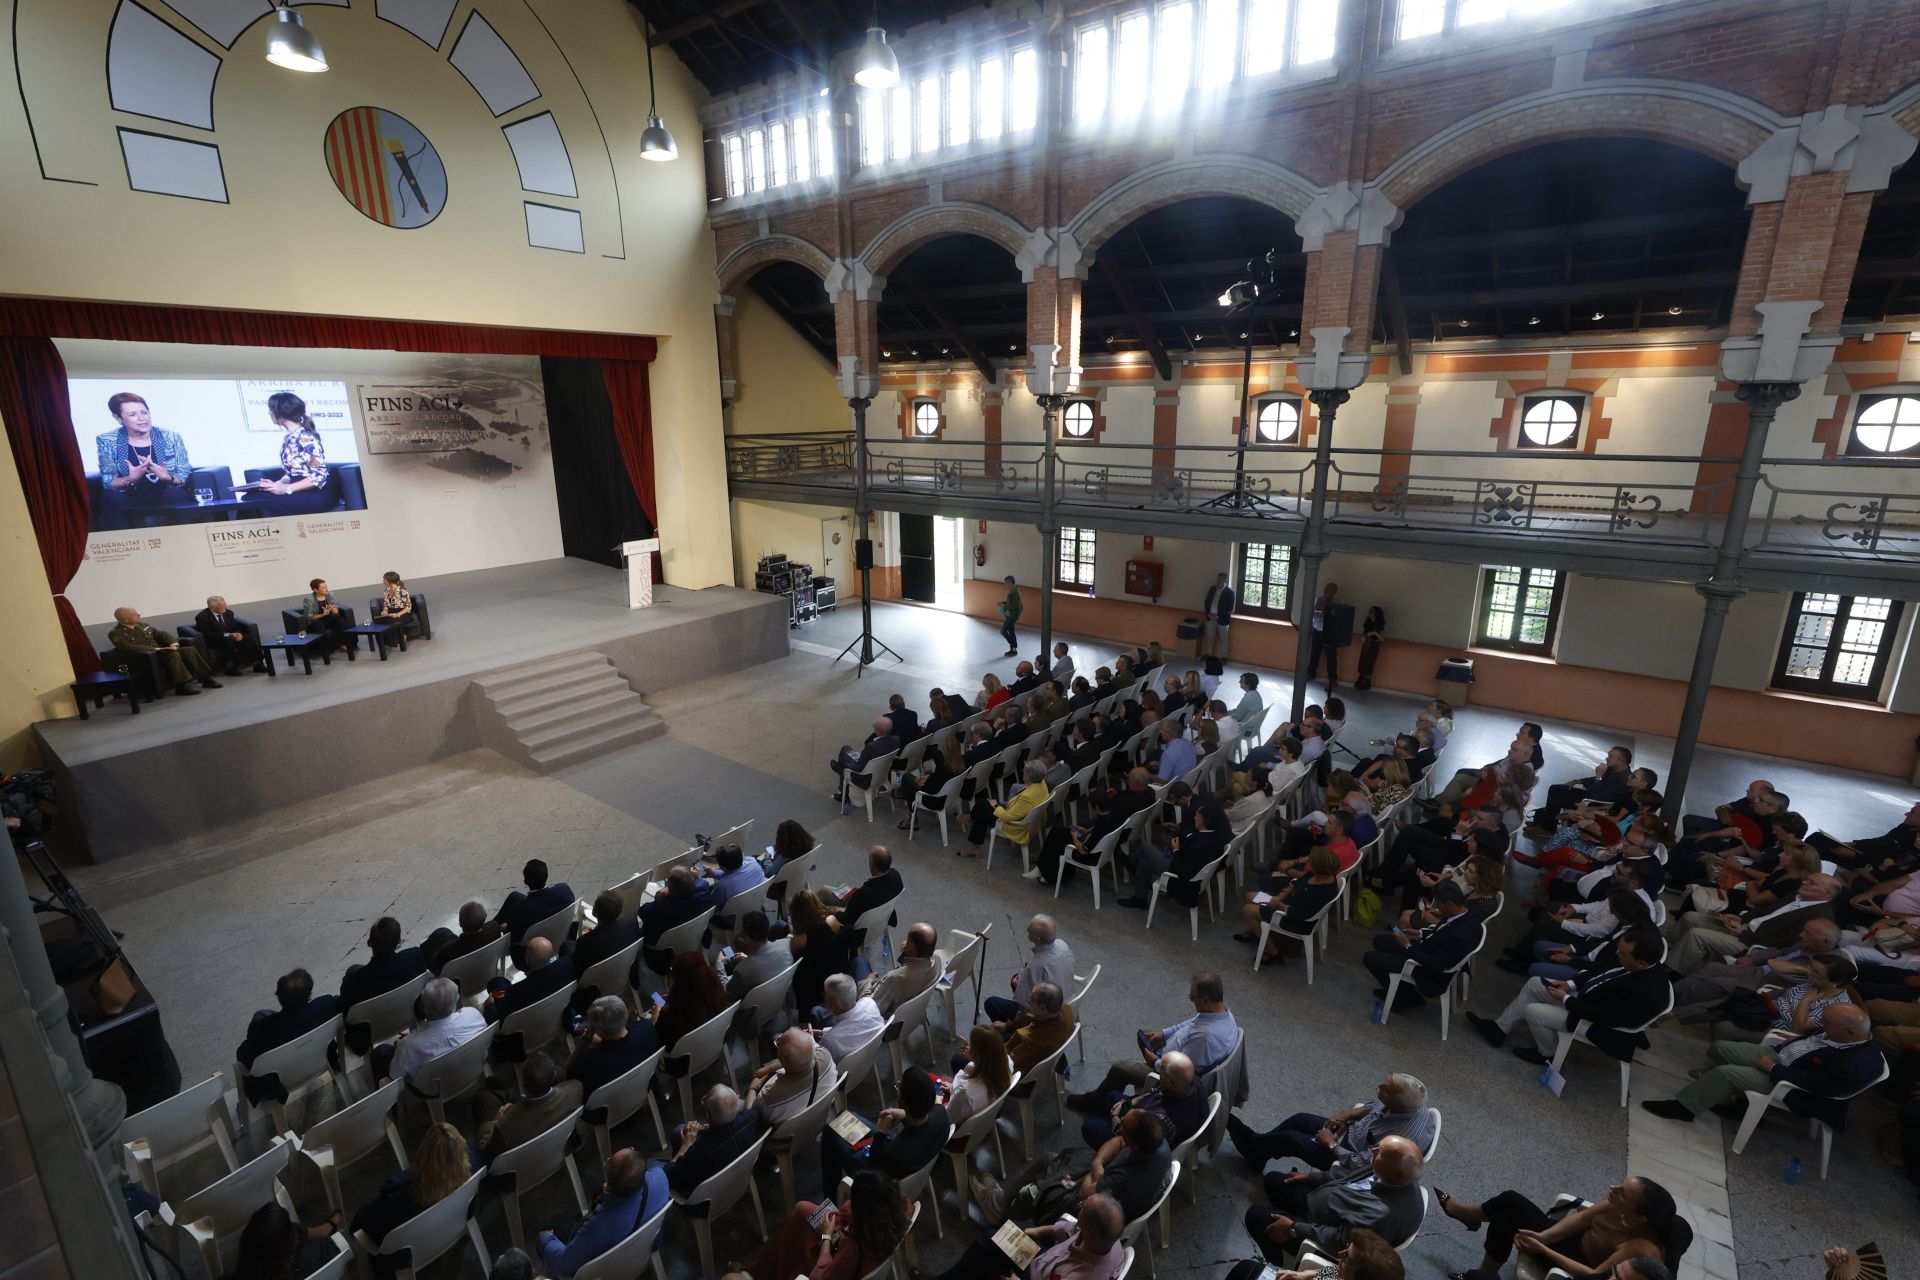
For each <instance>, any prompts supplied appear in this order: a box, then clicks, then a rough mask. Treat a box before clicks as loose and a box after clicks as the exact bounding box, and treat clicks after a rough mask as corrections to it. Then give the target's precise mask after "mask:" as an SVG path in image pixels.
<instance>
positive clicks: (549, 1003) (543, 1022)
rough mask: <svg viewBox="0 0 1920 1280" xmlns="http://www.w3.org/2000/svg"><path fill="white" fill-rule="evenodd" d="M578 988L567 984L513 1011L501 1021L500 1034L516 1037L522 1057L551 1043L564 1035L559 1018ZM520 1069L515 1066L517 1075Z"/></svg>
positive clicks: (575, 984)
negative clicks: (518, 1040) (518, 1038)
mask: <svg viewBox="0 0 1920 1280" xmlns="http://www.w3.org/2000/svg"><path fill="white" fill-rule="evenodd" d="M579 989H580V984H579V983H577V982H569V983H568V984H567V985H566V986H564V987H561V988H560V989H559V990H558V991H555V992H553V993H552V994H550V995H544V996H541V997H540V998H539V999H538V1000H535V1001H534V1002H533V1003H532V1004H530V1005H528V1006H527V1007H526V1008H524V1009H517V1010H515V1011H514V1012H512V1013H510V1014H508V1015H507V1016H506V1017H504V1018H502V1019H500V1034H501V1035H503V1036H519V1037H520V1044H521V1048H522V1051H523V1054H530V1053H532V1052H533V1051H534V1050H536V1049H539V1048H541V1047H543V1046H545V1045H549V1044H552V1043H553V1042H554V1041H555V1040H558V1039H559V1038H560V1037H561V1036H562V1035H563V1034H565V1032H564V1029H563V1028H562V1026H561V1024H560V1018H561V1015H562V1014H563V1013H564V1012H565V1010H566V1008H567V1006H568V1004H570V1003H571V1002H572V1000H573V993H574V992H575V991H577V990H579ZM523 1061H524V1057H523ZM519 1068H520V1064H519V1063H515V1064H514V1071H515V1073H516V1074H518V1072H519Z"/></svg>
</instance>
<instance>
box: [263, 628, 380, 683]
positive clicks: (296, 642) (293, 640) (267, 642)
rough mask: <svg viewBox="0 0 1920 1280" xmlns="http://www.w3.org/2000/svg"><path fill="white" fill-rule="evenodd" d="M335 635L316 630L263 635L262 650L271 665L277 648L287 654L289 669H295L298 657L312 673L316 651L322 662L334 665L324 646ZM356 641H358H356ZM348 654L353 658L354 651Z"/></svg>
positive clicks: (309, 673)
mask: <svg viewBox="0 0 1920 1280" xmlns="http://www.w3.org/2000/svg"><path fill="white" fill-rule="evenodd" d="M333 636H334V633H333V632H331V631H315V632H311V633H309V634H307V635H304V636H299V635H293V636H274V637H271V638H268V637H265V636H262V637H261V639H260V651H261V652H262V653H263V654H265V655H266V659H267V664H268V665H269V666H271V665H272V664H273V651H274V650H275V649H278V650H280V651H281V652H282V653H284V654H286V655H287V670H289V671H291V670H293V660H294V658H296V657H298V658H299V659H300V665H301V666H303V667H305V668H306V669H307V674H308V675H312V674H313V655H314V654H315V653H316V652H318V653H319V655H320V662H321V664H322V665H323V666H332V665H333V658H332V657H331V656H329V654H328V652H327V650H326V649H325V648H324V647H323V646H324V645H326V644H327V642H328V641H330V640H332V639H333ZM355 643H358V642H357V641H356V642H355ZM347 655H348V657H349V659H351V657H352V655H353V651H352V650H351V649H349V650H348V651H347Z"/></svg>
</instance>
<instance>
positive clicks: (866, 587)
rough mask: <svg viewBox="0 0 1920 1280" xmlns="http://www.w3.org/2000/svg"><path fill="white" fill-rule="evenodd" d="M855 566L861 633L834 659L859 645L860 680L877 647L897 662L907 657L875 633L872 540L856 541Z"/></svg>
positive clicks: (856, 671) (855, 675)
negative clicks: (891, 647) (857, 573)
mask: <svg viewBox="0 0 1920 1280" xmlns="http://www.w3.org/2000/svg"><path fill="white" fill-rule="evenodd" d="M854 566H855V567H856V568H858V569H859V570H860V634H859V635H857V636H855V637H854V638H853V639H852V640H850V641H848V642H847V647H846V648H844V649H842V650H841V651H840V657H838V658H835V659H834V661H835V662H838V661H840V659H841V658H844V657H846V656H847V655H848V654H850V653H852V652H853V650H854V648H855V646H858V647H859V649H860V663H859V665H858V666H856V667H855V668H854V669H853V678H854V679H855V680H858V679H859V678H860V677H861V676H863V675H865V674H866V671H867V668H868V667H869V666H871V665H872V664H873V663H874V661H875V660H876V659H875V658H874V654H873V651H874V650H875V649H879V650H880V651H881V652H882V653H886V654H891V655H892V657H893V660H894V661H895V662H905V661H906V659H905V658H903V657H901V656H900V655H899V654H897V653H894V651H893V650H892V649H889V648H888V647H887V646H886V644H885V643H883V642H882V641H880V640H879V639H876V638H875V636H874V634H873V543H872V542H871V541H870V540H868V539H866V538H862V539H860V540H859V541H858V542H856V543H854Z"/></svg>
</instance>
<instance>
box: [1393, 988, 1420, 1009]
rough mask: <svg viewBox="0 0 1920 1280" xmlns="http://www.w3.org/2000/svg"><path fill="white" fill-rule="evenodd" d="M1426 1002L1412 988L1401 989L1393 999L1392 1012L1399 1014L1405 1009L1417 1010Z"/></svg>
mask: <svg viewBox="0 0 1920 1280" xmlns="http://www.w3.org/2000/svg"><path fill="white" fill-rule="evenodd" d="M1426 1002H1427V998H1426V997H1425V996H1423V995H1421V994H1420V993H1419V992H1418V991H1415V990H1414V989H1413V988H1412V987H1405V986H1403V987H1401V988H1400V993H1399V994H1398V995H1396V996H1394V998H1393V1011H1394V1012H1395V1013H1401V1012H1403V1011H1405V1010H1407V1009H1418V1008H1419V1007H1420V1006H1421V1005H1423V1004H1425V1003H1426Z"/></svg>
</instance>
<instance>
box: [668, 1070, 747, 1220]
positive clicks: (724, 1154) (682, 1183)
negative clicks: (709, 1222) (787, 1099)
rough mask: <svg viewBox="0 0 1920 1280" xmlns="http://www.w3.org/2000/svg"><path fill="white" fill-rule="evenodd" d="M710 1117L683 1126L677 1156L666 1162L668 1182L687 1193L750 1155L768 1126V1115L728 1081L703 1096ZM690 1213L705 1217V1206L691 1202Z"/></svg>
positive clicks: (702, 1106) (702, 1103) (704, 1112)
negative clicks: (748, 1104) (748, 1103)
mask: <svg viewBox="0 0 1920 1280" xmlns="http://www.w3.org/2000/svg"><path fill="white" fill-rule="evenodd" d="M700 1114H701V1115H702V1116H704V1117H706V1119H705V1120H704V1121H702V1120H689V1121H687V1122H686V1123H685V1124H683V1125H681V1126H680V1129H679V1133H678V1135H677V1142H678V1145H676V1146H675V1148H674V1153H673V1159H672V1160H671V1161H669V1162H668V1163H667V1165H666V1171H667V1185H668V1186H670V1187H672V1188H673V1191H674V1194H675V1195H680V1196H684V1195H687V1194H689V1193H690V1192H692V1190H693V1189H694V1188H695V1187H697V1186H699V1185H700V1184H701V1183H703V1182H705V1181H706V1180H707V1179H708V1178H711V1177H712V1176H713V1175H714V1174H716V1173H718V1172H720V1171H721V1170H722V1169H724V1168H726V1167H727V1166H728V1165H730V1164H732V1163H733V1162H734V1161H735V1160H738V1159H739V1158H740V1157H741V1156H742V1155H744V1154H746V1151H747V1148H749V1147H751V1146H752V1145H753V1144H754V1142H755V1141H756V1140H758V1138H759V1137H760V1134H761V1133H762V1132H763V1131H764V1130H765V1129H766V1127H767V1119H766V1116H764V1115H763V1114H761V1113H760V1112H759V1111H756V1110H754V1109H753V1108H751V1107H743V1106H741V1105H740V1095H739V1094H737V1093H735V1092H734V1091H733V1090H732V1089H730V1088H728V1087H727V1086H726V1085H724V1084H717V1085H714V1086H713V1088H711V1089H709V1090H707V1092H706V1093H705V1095H703V1096H702V1097H701V1099H700ZM687 1212H688V1215H689V1216H691V1217H702V1216H705V1214H706V1207H705V1206H704V1205H689V1206H688V1207H687Z"/></svg>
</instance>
